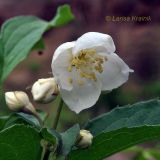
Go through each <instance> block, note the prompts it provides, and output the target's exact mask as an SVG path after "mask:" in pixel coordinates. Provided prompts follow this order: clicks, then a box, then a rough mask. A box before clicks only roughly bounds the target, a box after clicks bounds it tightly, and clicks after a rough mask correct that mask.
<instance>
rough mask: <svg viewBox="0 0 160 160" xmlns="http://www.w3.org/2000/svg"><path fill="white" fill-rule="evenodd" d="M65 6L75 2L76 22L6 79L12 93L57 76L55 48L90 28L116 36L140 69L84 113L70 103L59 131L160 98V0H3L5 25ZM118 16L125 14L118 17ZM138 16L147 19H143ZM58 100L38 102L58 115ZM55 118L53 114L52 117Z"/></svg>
mask: <svg viewBox="0 0 160 160" xmlns="http://www.w3.org/2000/svg"><path fill="white" fill-rule="evenodd" d="M62 4H70V6H71V8H72V11H73V13H74V15H75V17H76V18H75V20H74V21H73V22H71V23H70V24H69V25H67V26H64V27H61V28H55V29H53V30H51V31H49V32H47V33H46V34H45V35H44V41H45V44H46V47H45V50H44V51H36V52H33V53H32V54H30V56H29V57H28V59H27V60H25V61H23V62H22V63H21V64H20V65H18V67H16V69H15V70H14V71H13V72H12V74H11V75H10V76H9V77H8V79H7V81H6V83H5V90H6V91H8V90H23V91H26V88H29V87H30V86H31V85H32V84H33V83H34V81H36V80H37V79H39V78H47V77H50V76H52V75H51V66H50V64H51V60H52V56H53V53H54V50H55V49H56V48H57V47H58V46H59V45H60V44H61V43H63V42H67V41H73V40H76V39H77V38H78V37H79V36H81V35H82V34H84V33H85V32H88V31H96V32H102V33H107V34H110V35H111V36H112V38H113V40H114V42H115V45H116V53H117V54H118V55H119V56H120V57H122V59H123V60H124V61H125V62H126V63H127V64H128V65H129V66H130V68H132V69H134V73H133V74H131V75H130V78H129V81H128V82H127V83H126V84H124V85H123V86H121V87H120V88H119V89H116V90H113V91H112V92H110V93H108V94H103V95H101V97H100V99H99V101H98V103H97V104H96V105H95V106H94V107H92V108H91V109H88V110H85V111H82V113H80V114H79V115H78V116H77V115H76V114H75V113H73V112H71V111H69V110H68V108H67V107H64V108H63V112H62V115H61V120H60V124H59V130H60V131H63V130H64V129H66V128H68V127H69V126H71V125H72V124H73V123H75V122H79V123H81V124H82V125H83V124H84V123H85V122H86V121H87V120H88V119H89V118H92V117H95V116H97V115H99V114H101V113H103V112H107V111H109V110H111V109H112V108H114V107H116V106H117V105H120V106H121V105H126V104H132V103H135V102H137V101H141V100H147V99H151V98H157V97H159V96H160V1H158V0H152V1H151V0H130V1H128V0H119V1H116V0H112V1H109V0H90V1H86V0H34V1H33V0H21V1H19V0H0V25H2V23H3V22H4V21H5V20H7V19H9V18H11V17H14V16H18V15H35V16H38V17H40V18H43V19H45V20H51V19H52V17H53V15H54V14H55V13H56V9H57V7H58V6H59V5H62ZM108 17H109V18H108ZM118 17H123V18H122V19H121V20H118V19H116V18H118ZM125 17H130V20H129V21H126V20H124V18H125ZM134 17H147V18H146V20H140V19H136V18H134ZM19 54H20V53H19ZM27 92H28V93H29V92H30V91H29V90H27ZM55 103H57V102H55ZM55 103H53V104H49V105H43V107H42V106H41V105H39V104H35V106H36V107H37V108H41V109H43V110H46V111H48V112H50V113H53V116H54V111H56V107H55ZM50 117H51V118H53V117H52V115H51V116H50ZM48 123H51V122H50V121H48ZM153 144H154V145H155V143H153ZM153 144H149V146H150V145H153ZM146 145H148V144H145V146H146ZM154 145H153V146H154ZM128 156H132V155H131V154H117V155H115V156H113V157H111V158H109V160H125V159H130V158H129V157H128Z"/></svg>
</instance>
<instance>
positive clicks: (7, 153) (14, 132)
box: [0, 125, 42, 160]
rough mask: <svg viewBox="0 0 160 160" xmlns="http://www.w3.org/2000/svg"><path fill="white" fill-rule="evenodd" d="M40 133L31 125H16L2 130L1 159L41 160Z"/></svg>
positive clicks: (0, 139) (0, 141) (0, 136)
mask: <svg viewBox="0 0 160 160" xmlns="http://www.w3.org/2000/svg"><path fill="white" fill-rule="evenodd" d="M40 140H41V137H40V135H39V133H38V132H37V131H36V130H35V129H34V128H32V127H30V126H25V125H14V126H11V127H9V128H7V129H5V130H3V131H1V132H0V159H1V160H39V159H40V157H41V152H42V148H41V146H40Z"/></svg>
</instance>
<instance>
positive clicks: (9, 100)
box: [5, 91, 35, 112]
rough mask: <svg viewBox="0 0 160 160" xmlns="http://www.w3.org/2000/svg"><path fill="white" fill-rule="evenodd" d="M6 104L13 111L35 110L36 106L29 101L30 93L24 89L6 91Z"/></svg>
mask: <svg viewBox="0 0 160 160" xmlns="http://www.w3.org/2000/svg"><path fill="white" fill-rule="evenodd" d="M5 100H6V104H7V106H8V107H9V109H10V110H12V111H20V110H24V109H25V110H26V111H30V112H35V108H34V107H33V105H32V104H31V102H30V101H29V98H28V95H27V94H26V93H25V92H22V91H14V92H6V93H5Z"/></svg>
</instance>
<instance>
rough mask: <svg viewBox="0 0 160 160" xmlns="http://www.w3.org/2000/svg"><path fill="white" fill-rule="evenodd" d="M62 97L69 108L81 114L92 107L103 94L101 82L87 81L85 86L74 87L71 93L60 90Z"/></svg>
mask: <svg viewBox="0 0 160 160" xmlns="http://www.w3.org/2000/svg"><path fill="white" fill-rule="evenodd" d="M60 93H61V96H62V98H63V100H64V102H65V103H66V104H67V105H68V107H69V108H70V109H71V110H72V111H74V112H76V113H79V112H80V111H82V110H84V109H87V108H90V107H92V106H93V105H94V104H95V103H96V102H97V100H98V98H99V96H100V94H101V82H100V81H97V82H93V81H91V80H86V81H85V83H84V85H81V86H80V85H76V84H75V85H74V86H73V88H72V90H71V91H67V90H63V89H61V90H60Z"/></svg>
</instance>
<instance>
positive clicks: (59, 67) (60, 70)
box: [51, 42, 75, 90]
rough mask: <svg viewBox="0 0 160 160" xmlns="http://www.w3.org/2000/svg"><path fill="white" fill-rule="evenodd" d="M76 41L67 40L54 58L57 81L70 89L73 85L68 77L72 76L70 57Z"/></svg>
mask: <svg viewBox="0 0 160 160" xmlns="http://www.w3.org/2000/svg"><path fill="white" fill-rule="evenodd" d="M74 45H75V42H67V43H63V44H62V45H60V46H59V47H58V48H57V49H56V51H55V53H54V55H53V59H52V65H51V67H52V73H53V75H54V77H55V80H56V82H57V83H58V85H59V86H60V87H61V88H62V89H66V90H70V89H72V85H71V84H70V83H68V79H69V77H70V76H71V75H70V74H71V73H70V72H68V66H69V62H70V59H71V58H72V48H73V47H74Z"/></svg>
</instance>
